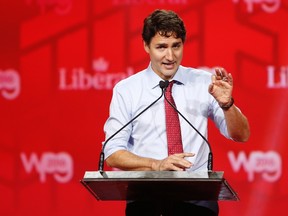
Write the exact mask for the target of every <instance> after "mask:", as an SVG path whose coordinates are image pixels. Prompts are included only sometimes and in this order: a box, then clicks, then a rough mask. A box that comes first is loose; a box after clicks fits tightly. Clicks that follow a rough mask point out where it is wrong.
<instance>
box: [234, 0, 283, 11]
mask: <svg viewBox="0 0 288 216" xmlns="http://www.w3.org/2000/svg"><path fill="white" fill-rule="evenodd" d="M232 1H233V3H235V4H237V3H239V2H240V0H232ZM243 1H244V2H245V3H246V5H247V11H248V12H249V13H253V11H254V5H256V4H258V5H260V7H261V8H262V10H263V11H265V12H267V13H274V12H276V11H277V10H278V9H279V8H280V5H281V0H243Z"/></svg>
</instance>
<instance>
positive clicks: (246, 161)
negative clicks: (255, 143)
mask: <svg viewBox="0 0 288 216" xmlns="http://www.w3.org/2000/svg"><path fill="white" fill-rule="evenodd" d="M228 158H229V160H230V164H231V166H232V169H233V171H234V172H239V170H240V168H241V166H243V169H244V170H245V171H246V172H247V174H248V181H253V180H254V174H255V173H260V174H261V175H262V177H263V179H264V180H266V181H268V182H275V181H277V180H278V179H279V178H280V177H281V174H282V161H281V157H280V155H279V154H278V153H276V152H273V151H269V152H266V153H264V152H261V151H254V152H252V153H251V154H250V155H249V158H247V157H246V154H245V153H244V152H240V153H239V154H238V157H236V156H235V155H234V153H233V152H232V151H230V152H228Z"/></svg>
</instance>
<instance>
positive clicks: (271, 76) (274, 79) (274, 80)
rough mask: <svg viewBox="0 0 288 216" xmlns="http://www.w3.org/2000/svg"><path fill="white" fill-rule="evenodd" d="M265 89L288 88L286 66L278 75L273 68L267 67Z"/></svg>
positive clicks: (287, 69)
mask: <svg viewBox="0 0 288 216" xmlns="http://www.w3.org/2000/svg"><path fill="white" fill-rule="evenodd" d="M267 88H274V89H276V88H288V66H282V67H281V68H280V71H279V73H277V72H276V69H275V67H274V66H268V67H267Z"/></svg>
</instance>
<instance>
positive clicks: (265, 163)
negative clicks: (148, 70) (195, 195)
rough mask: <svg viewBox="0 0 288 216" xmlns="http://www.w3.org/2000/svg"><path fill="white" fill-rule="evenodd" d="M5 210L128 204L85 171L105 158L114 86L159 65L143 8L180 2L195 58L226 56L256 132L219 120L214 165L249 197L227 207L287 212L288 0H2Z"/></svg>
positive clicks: (221, 61)
mask: <svg viewBox="0 0 288 216" xmlns="http://www.w3.org/2000/svg"><path fill="white" fill-rule="evenodd" d="M0 4H1V5H0V29H1V31H0V32H1V35H0V159H1V163H0V214H1V215H5V216H9V215H31V216H33V215H42V216H45V215H47V216H48V215H54V216H57V215H59V216H60V215H107V216H108V215H109V216H110V215H124V208H125V202H108V201H105V202H99V201H96V200H95V199H94V197H93V196H92V195H91V194H90V193H89V192H88V191H87V190H86V189H85V188H84V187H83V186H82V185H81V184H80V183H79V180H80V179H81V178H82V177H83V176H84V173H85V171H95V170H97V169H98V167H97V164H98V159H99V152H100V149H101V142H102V141H103V139H104V133H103V124H104V122H105V120H106V118H107V117H108V109H109V103H110V100H111V93H112V91H111V90H112V88H113V86H114V84H115V83H116V82H118V81H119V80H121V79H123V78H125V77H127V76H129V75H131V74H133V73H136V72H137V71H139V70H141V69H143V68H144V67H146V66H147V65H148V62H149V58H148V56H147V54H146V53H145V52H144V50H143V45H142V40H141V30H142V23H143V19H144V18H145V17H146V16H147V15H148V14H149V13H150V12H152V11H153V10H154V9H156V8H164V9H173V10H175V11H176V12H178V13H179V14H180V16H181V17H182V18H183V19H184V21H185V23H186V28H187V31H188V38H187V42H186V44H185V49H184V60H183V65H185V66H192V67H205V68H206V69H207V70H212V69H213V68H214V67H216V66H222V67H224V68H226V69H227V70H228V71H229V72H231V73H232V75H233V77H234V80H235V88H234V98H235V101H236V104H237V105H238V106H239V107H240V108H241V110H242V111H243V112H244V113H245V114H246V116H247V117H248V119H249V121H250V125H251V133H252V134H251V139H250V140H249V141H248V142H247V143H245V144H239V143H233V142H232V141H228V140H226V139H225V138H223V137H222V136H221V135H219V132H218V130H217V129H216V128H215V127H214V125H213V124H210V125H209V139H210V142H211V144H212V148H213V152H214V163H215V167H214V170H216V171H218V170H219V171H220V170H223V171H224V172H225V174H224V177H225V178H226V179H227V180H228V181H229V183H230V184H231V186H232V187H233V188H234V189H235V190H236V192H237V193H238V195H239V197H240V201H239V202H230V201H224V202H220V215H239V216H240V215H241V216H243V215H247V216H250V215H251V216H254V215H261V216H262V215H263V216H264V215H265V216H268V215H286V214H287V213H286V214H285V213H284V210H285V209H286V208H285V207H286V206H287V203H288V188H287V181H288V170H287V162H288V161H287V152H288V145H287V143H288V135H287V131H288V127H287V123H286V121H287V117H288V114H287V112H286V111H287V109H288V100H287V89H288V40H287V38H288V28H287V20H288V2H287V0H282V1H281V0H249V1H248V0H209V1H208V0H207V1H200V0H194V1H192V0H191V1H190V0H106V1H100V0H94V1H93V0H54V1H51V0H17V1H8V0H2V1H1V3H0Z"/></svg>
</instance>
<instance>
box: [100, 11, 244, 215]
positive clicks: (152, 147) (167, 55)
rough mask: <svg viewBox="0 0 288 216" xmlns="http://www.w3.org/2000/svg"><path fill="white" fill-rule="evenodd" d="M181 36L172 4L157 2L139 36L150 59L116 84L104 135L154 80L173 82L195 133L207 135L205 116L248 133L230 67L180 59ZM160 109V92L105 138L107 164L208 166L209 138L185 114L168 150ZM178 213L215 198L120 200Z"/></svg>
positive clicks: (150, 92)
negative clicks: (159, 6) (192, 64)
mask: <svg viewBox="0 0 288 216" xmlns="http://www.w3.org/2000/svg"><path fill="white" fill-rule="evenodd" d="M185 37H186V30H185V27H184V23H183V21H182V20H181V18H179V17H178V15H177V14H175V13H174V12H172V11H165V10H156V11H154V12H153V13H152V14H151V15H149V16H148V17H147V18H146V19H145V20H144V27H143V32H142V38H143V42H144V49H145V51H146V52H147V53H148V54H149V56H150V60H151V62H150V65H149V66H148V68H146V69H145V70H143V71H141V72H138V73H136V74H134V75H132V76H130V77H129V78H127V79H125V80H122V81H120V82H119V83H118V84H117V85H116V86H115V88H114V90H113V97H112V101H111V105H110V116H109V118H108V120H107V122H106V123H105V126H104V130H105V133H106V138H109V137H110V136H111V135H112V134H114V133H115V132H116V131H117V130H118V129H119V128H121V127H122V126H123V125H124V124H126V123H127V122H128V121H129V120H131V119H132V118H133V117H135V116H136V115H137V114H139V113H140V112H141V111H142V110H143V109H145V108H146V107H147V106H149V105H150V104H151V103H152V102H153V101H155V100H156V99H157V98H158V97H159V96H160V95H161V91H162V90H161V88H160V87H159V81H161V80H168V81H170V83H173V86H172V85H171V86H172V90H171V91H172V96H173V98H174V101H175V104H176V107H177V109H178V110H179V111H180V112H181V113H182V114H183V116H185V117H186V118H187V119H188V121H189V122H191V124H192V125H194V127H195V128H197V130H199V132H200V133H201V134H203V135H204V136H205V137H206V136H207V124H208V118H211V119H212V120H213V121H214V123H215V124H216V126H217V127H218V128H219V130H220V132H221V133H222V134H223V135H224V136H225V137H227V138H228V139H232V140H234V141H237V142H245V141H247V140H248V138H249V135H250V130H249V124H248V121H247V119H246V117H245V116H244V115H243V114H242V113H241V112H240V110H239V109H238V108H237V107H236V106H235V104H234V100H233V98H232V89H233V78H232V75H231V74H230V73H227V72H226V71H225V70H224V69H223V68H217V69H216V70H215V72H216V73H215V74H214V75H212V74H211V73H208V72H205V71H202V70H198V69H194V68H187V67H183V66H181V65H180V63H181V60H182V56H183V46H184V42H185ZM165 112H167V111H165V100H164V98H163V97H162V98H161V99H160V100H159V101H157V102H156V103H155V104H154V105H153V106H151V108H149V109H148V110H147V111H145V112H144V113H143V114H141V115H140V116H139V117H138V118H137V119H135V120H134V121H133V122H132V123H131V124H130V125H128V126H127V127H126V128H124V129H123V130H122V131H121V132H120V133H119V134H117V135H116V136H115V137H114V138H113V139H111V140H110V141H109V142H108V143H107V145H106V147H105V157H106V162H107V164H108V165H109V166H111V167H115V168H119V169H121V170H155V171H156V170H157V171H164V170H165V171H167V170H171V171H181V170H182V171H184V170H192V171H198V170H207V158H208V153H209V148H208V145H207V143H205V141H204V140H203V138H202V137H201V136H199V134H197V133H196V132H195V130H194V129H193V128H192V127H191V126H189V124H187V122H185V121H184V120H183V118H179V121H180V125H181V129H180V130H181V132H180V133H179V134H180V139H181V140H180V142H182V144H181V146H182V147H183V152H181V151H179V152H177V153H174V154H173V153H172V154H171V153H168V150H167V149H168V147H167V142H168V138H167V137H168V126H167V131H166V121H168V120H166V119H165V118H166V117H165ZM172 130H173V129H172ZM166 132H167V133H166ZM148 206H149V207H148ZM184 214H185V215H218V204H217V202H207V201H191V202H184V203H183V202H182V203H178V202H169V203H162V202H161V201H159V202H156V203H155V202H150V203H149V204H148V203H143V202H138V201H135V202H129V203H128V204H127V208H126V215H184Z"/></svg>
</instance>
